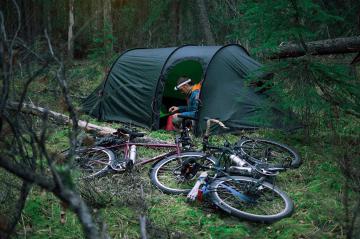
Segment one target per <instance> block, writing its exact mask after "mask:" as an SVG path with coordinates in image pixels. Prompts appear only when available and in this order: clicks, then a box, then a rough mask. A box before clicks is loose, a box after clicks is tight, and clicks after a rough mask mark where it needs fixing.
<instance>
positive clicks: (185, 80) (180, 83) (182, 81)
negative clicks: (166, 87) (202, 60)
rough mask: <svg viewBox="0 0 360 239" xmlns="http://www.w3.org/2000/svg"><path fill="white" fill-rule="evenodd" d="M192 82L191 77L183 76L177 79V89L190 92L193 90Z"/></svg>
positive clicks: (185, 92)
mask: <svg viewBox="0 0 360 239" xmlns="http://www.w3.org/2000/svg"><path fill="white" fill-rule="evenodd" d="M191 87H192V82H191V79H190V78H189V77H186V76H181V77H179V79H178V80H177V83H176V86H175V90H180V92H181V93H184V94H188V93H189V92H190V91H191Z"/></svg>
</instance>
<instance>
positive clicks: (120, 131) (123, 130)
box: [115, 128, 145, 139]
mask: <svg viewBox="0 0 360 239" xmlns="http://www.w3.org/2000/svg"><path fill="white" fill-rule="evenodd" d="M115 134H116V135H118V136H122V135H129V137H130V139H135V138H141V137H144V136H145V134H144V133H139V132H136V131H133V130H130V129H127V128H118V129H117V130H116V133H115Z"/></svg>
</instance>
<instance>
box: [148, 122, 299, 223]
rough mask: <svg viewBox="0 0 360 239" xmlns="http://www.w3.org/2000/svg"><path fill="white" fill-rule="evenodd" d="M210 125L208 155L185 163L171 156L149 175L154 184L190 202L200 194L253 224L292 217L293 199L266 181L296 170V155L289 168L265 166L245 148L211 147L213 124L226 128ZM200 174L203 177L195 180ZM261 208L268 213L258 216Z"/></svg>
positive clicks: (205, 147) (207, 143) (237, 146)
mask: <svg viewBox="0 0 360 239" xmlns="http://www.w3.org/2000/svg"><path fill="white" fill-rule="evenodd" d="M207 121H208V122H207V130H206V133H205V135H204V137H203V152H206V154H205V155H204V156H203V157H202V158H191V157H189V158H187V159H186V160H183V159H182V158H180V157H176V156H172V157H168V158H165V159H163V160H161V161H158V162H157V163H156V164H155V165H154V167H153V168H152V170H151V173H150V175H151V181H152V183H153V184H154V185H155V186H156V187H157V188H158V189H160V190H161V191H163V192H165V193H168V194H187V197H188V198H189V199H191V200H195V199H196V198H197V197H198V195H199V192H200V195H208V196H209V197H208V198H209V199H210V201H211V202H212V203H213V204H215V205H216V206H217V207H219V208H220V209H222V210H224V211H226V212H227V213H229V214H233V215H235V216H237V217H240V218H244V219H247V220H251V221H257V222H259V221H260V222H274V221H277V220H280V219H281V218H284V217H286V216H289V215H290V214H291V213H292V211H293V208H294V206H293V203H292V201H291V199H290V198H289V197H288V196H287V195H286V193H285V192H283V191H281V190H280V189H279V188H278V187H276V186H274V185H272V184H271V183H270V182H267V181H269V180H268V179H269V178H273V177H274V176H276V175H277V174H278V173H279V172H280V171H283V170H285V169H286V168H287V167H293V165H296V166H297V165H298V164H299V162H298V161H299V160H300V157H299V156H298V155H297V154H296V155H294V157H293V158H292V160H291V163H290V164H284V165H282V166H280V165H275V164H269V163H267V162H264V161H265V160H264V159H262V158H260V159H256V160H254V157H252V158H251V157H250V156H249V154H244V153H243V151H244V149H247V147H245V146H239V145H238V144H237V145H235V146H231V145H230V144H229V143H227V142H225V145H224V147H218V146H214V145H211V144H210V143H209V140H208V139H209V130H210V124H211V123H217V124H219V125H220V126H221V127H223V128H225V125H224V124H222V123H221V122H220V121H218V120H214V119H208V120H207ZM240 142H241V141H240ZM271 142H272V143H273V141H271ZM277 144H278V143H277ZM252 149H254V147H252ZM266 151H268V150H266ZM214 152H216V153H220V157H218V158H215V157H213V154H214ZM293 152H294V151H291V153H293ZM187 153H188V154H189V153H190V152H187ZM266 153H267V154H269V152H266ZM272 154H273V153H272ZM273 157H274V156H273ZM250 159H251V160H250ZM266 159H268V158H266ZM210 161H211V163H209V162H210ZM229 161H230V162H229ZM204 162H207V164H204ZM229 163H232V165H231V166H230V165H229ZM199 172H201V174H200V177H196V175H198V174H199ZM209 172H210V173H212V175H210V174H209ZM249 176H250V177H249ZM194 182H195V183H194ZM203 184H204V186H203V187H202V189H201V190H199V188H200V186H201V185H203ZM259 206H260V207H267V210H265V211H266V212H263V213H262V214H260V213H259V212H257V210H258V209H259ZM275 209H278V210H277V211H274V210H275ZM264 213H266V215H265V214H264Z"/></svg>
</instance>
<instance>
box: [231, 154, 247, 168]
mask: <svg viewBox="0 0 360 239" xmlns="http://www.w3.org/2000/svg"><path fill="white" fill-rule="evenodd" d="M230 159H231V161H232V162H233V163H234V164H235V165H237V166H240V167H243V166H244V165H245V164H246V161H245V160H243V159H241V158H240V157H239V156H237V155H235V154H232V155H230Z"/></svg>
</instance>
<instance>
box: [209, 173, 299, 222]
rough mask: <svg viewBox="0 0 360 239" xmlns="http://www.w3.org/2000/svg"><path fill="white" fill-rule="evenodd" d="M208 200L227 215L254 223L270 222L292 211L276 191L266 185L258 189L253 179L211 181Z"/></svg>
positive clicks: (282, 196) (285, 198)
mask: <svg viewBox="0 0 360 239" xmlns="http://www.w3.org/2000/svg"><path fill="white" fill-rule="evenodd" d="M210 198H211V199H212V201H213V203H214V204H216V205H217V206H218V207H219V208H221V209H222V210H224V211H226V212H227V213H229V214H232V215H234V216H237V217H240V218H243V219H246V220H250V221H255V222H274V221H277V220H280V219H282V218H284V217H287V216H289V215H291V213H292V211H293V209H294V205H293V202H292V201H291V199H290V198H289V197H288V196H287V195H286V194H285V193H284V192H283V191H281V190H280V189H279V188H277V187H275V186H273V185H272V184H270V183H267V182H263V183H261V184H259V185H258V184H257V180H256V179H254V178H249V177H242V176H234V177H232V178H227V177H224V178H219V179H217V180H215V181H214V182H213V183H211V185H210Z"/></svg>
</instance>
